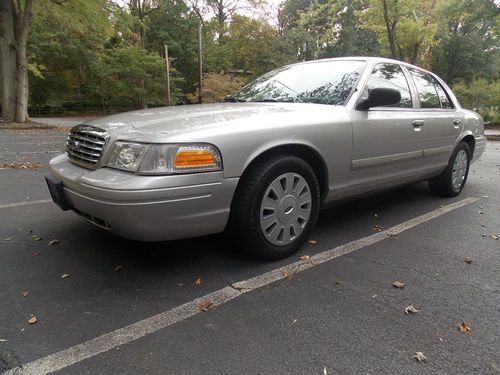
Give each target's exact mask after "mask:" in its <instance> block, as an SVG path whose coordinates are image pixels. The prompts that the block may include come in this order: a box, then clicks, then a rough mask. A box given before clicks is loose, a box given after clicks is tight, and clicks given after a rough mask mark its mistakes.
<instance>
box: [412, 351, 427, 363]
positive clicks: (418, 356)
mask: <svg viewBox="0 0 500 375" xmlns="http://www.w3.org/2000/svg"><path fill="white" fill-rule="evenodd" d="M413 358H415V359H416V360H417V361H418V362H422V361H424V362H425V361H427V357H426V356H425V355H424V353H422V352H415V355H414V356H413Z"/></svg>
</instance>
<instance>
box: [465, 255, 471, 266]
mask: <svg viewBox="0 0 500 375" xmlns="http://www.w3.org/2000/svg"><path fill="white" fill-rule="evenodd" d="M464 262H465V263H467V264H471V263H472V258H471V257H465V258H464Z"/></svg>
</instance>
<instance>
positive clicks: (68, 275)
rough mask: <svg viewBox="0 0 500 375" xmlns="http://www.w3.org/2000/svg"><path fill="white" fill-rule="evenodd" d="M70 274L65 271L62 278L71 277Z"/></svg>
mask: <svg viewBox="0 0 500 375" xmlns="http://www.w3.org/2000/svg"><path fill="white" fill-rule="evenodd" d="M70 276H71V274H70V273H63V274H62V275H61V279H65V278H67V277H70Z"/></svg>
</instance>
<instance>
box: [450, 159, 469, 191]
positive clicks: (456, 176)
mask: <svg viewBox="0 0 500 375" xmlns="http://www.w3.org/2000/svg"><path fill="white" fill-rule="evenodd" d="M467 159H468V158H467V153H466V152H465V151H464V150H460V151H458V152H457V155H456V156H455V160H454V161H453V170H452V172H451V185H452V186H453V190H455V191H458V190H460V188H461V187H462V184H463V183H464V180H465V175H466V174H467V164H468V160H467Z"/></svg>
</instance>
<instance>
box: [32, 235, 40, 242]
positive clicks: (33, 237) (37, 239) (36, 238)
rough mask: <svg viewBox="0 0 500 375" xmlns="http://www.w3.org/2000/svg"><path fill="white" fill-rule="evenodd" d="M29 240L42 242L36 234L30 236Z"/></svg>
mask: <svg viewBox="0 0 500 375" xmlns="http://www.w3.org/2000/svg"><path fill="white" fill-rule="evenodd" d="M31 239H32V240H33V241H41V240H42V237H40V236H37V235H36V234H34V235H32V236H31Z"/></svg>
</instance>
